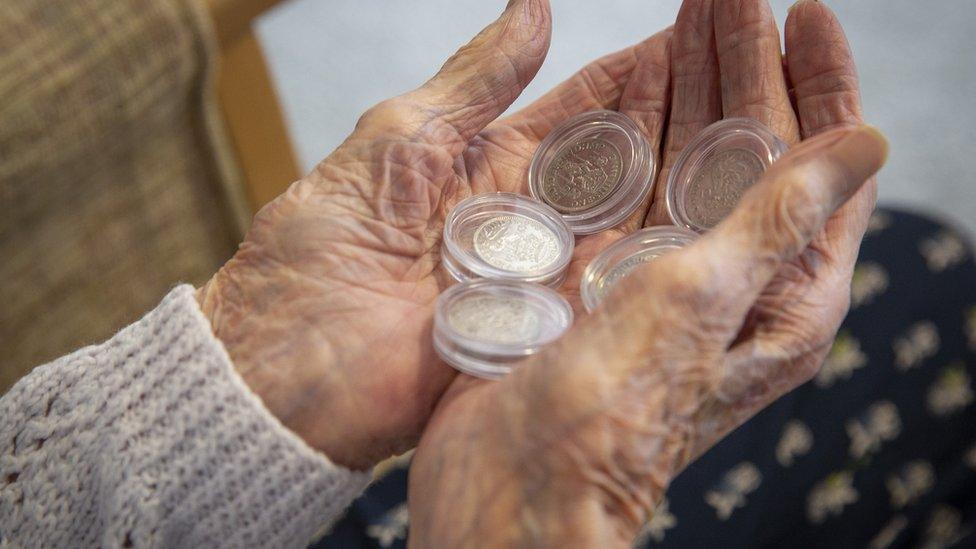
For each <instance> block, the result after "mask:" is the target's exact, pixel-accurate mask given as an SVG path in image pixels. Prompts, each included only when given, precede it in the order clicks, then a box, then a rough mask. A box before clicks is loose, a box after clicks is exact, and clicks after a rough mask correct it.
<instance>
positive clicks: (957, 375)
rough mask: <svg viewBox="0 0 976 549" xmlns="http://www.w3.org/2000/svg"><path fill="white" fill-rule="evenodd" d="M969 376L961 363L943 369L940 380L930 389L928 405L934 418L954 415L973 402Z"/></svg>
mask: <svg viewBox="0 0 976 549" xmlns="http://www.w3.org/2000/svg"><path fill="white" fill-rule="evenodd" d="M970 381H971V380H970V379H969V374H968V373H966V366H965V365H964V364H962V363H961V362H954V363H952V364H950V365H949V366H946V367H945V368H943V369H942V372H941V373H940V374H939V377H938V379H936V380H935V383H933V384H932V386H931V387H929V392H928V395H927V399H926V403H927V404H928V408H929V412H931V413H932V415H934V416H947V415H950V414H954V413H956V412H958V411H960V410H962V409H963V408H965V407H966V406H969V405H970V404H971V403H972V402H973V390H972V388H971V387H970Z"/></svg>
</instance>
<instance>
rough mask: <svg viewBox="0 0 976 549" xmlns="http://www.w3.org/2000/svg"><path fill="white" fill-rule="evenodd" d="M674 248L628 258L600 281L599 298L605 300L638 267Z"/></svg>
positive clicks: (658, 249)
mask: <svg viewBox="0 0 976 549" xmlns="http://www.w3.org/2000/svg"><path fill="white" fill-rule="evenodd" d="M671 249H672V248H656V249H653V250H647V251H644V252H638V253H637V254H635V255H632V256H630V257H628V258H627V259H625V260H623V261H621V262H620V263H617V264H616V265H614V266H613V268H612V269H610V272H609V273H607V274H606V275H605V276H604V277H603V279H602V280H601V281H600V284H599V286H597V291H596V294H597V298H598V299H603V298H604V297H606V295H607V294H609V293H610V290H612V289H613V287H614V286H616V285H617V283H618V282H620V281H621V280H623V279H624V278H625V277H626V276H627V275H629V274H630V273H631V272H633V271H634V269H636V268H637V267H639V266H641V265H643V264H644V263H647V262H649V261H652V260H654V259H657V258H658V257H660V256H661V254H663V253H665V252H667V251H669V250H671Z"/></svg>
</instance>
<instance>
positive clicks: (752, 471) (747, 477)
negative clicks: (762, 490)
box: [705, 462, 762, 520]
mask: <svg viewBox="0 0 976 549" xmlns="http://www.w3.org/2000/svg"><path fill="white" fill-rule="evenodd" d="M761 483H762V474H761V473H760V472H759V469H758V468H756V466H755V465H753V464H752V463H749V462H743V463H740V464H738V465H736V466H735V467H733V468H732V469H731V470H729V472H728V473H725V476H724V477H723V478H722V481H721V482H720V483H719V484H718V486H716V487H715V488H713V489H712V490H709V491H708V492H707V493H706V494H705V502H706V503H708V504H709V505H711V506H712V507H714V508H715V514H716V515H717V516H718V518H719V520H728V519H729V517H731V516H732V512H733V511H735V510H736V509H738V508H740V507H745V505H746V496H748V495H749V494H751V493H752V492H754V491H755V490H756V489H757V488H759V485H760V484H761Z"/></svg>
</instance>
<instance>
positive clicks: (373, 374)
mask: <svg viewBox="0 0 976 549" xmlns="http://www.w3.org/2000/svg"><path fill="white" fill-rule="evenodd" d="M550 28H551V25H550V13H549V5H548V2H547V0H513V1H512V2H510V3H509V5H508V7H507V8H506V10H505V11H504V13H503V14H502V15H501V16H500V18H499V19H498V20H497V21H496V22H494V23H493V24H492V25H490V26H488V27H487V28H486V29H485V30H484V31H482V32H481V34H479V35H478V36H477V37H475V38H474V40H472V42H471V43H470V44H468V45H467V46H465V47H464V48H462V49H461V50H460V51H459V52H458V53H457V54H456V55H455V56H453V57H452V58H451V59H449V60H448V61H447V63H446V64H445V65H444V67H443V68H442V69H441V70H440V72H439V73H438V74H437V75H436V76H434V78H432V79H431V80H430V81H428V82H427V83H426V84H424V85H423V86H421V87H420V88H418V89H417V90H414V91H412V92H409V93H407V94H405V95H403V96H400V97H397V98H394V99H390V100H387V101H384V102H382V103H380V104H379V105H377V106H375V107H373V108H372V109H370V110H369V111H367V112H366V114H364V115H363V117H362V118H361V119H360V121H359V123H358V124H357V126H356V129H355V131H354V132H353V133H352V135H350V136H349V138H348V139H346V141H345V142H344V143H343V144H342V145H341V146H340V147H339V148H338V149H336V151H335V152H333V153H332V154H331V155H329V157H328V158H326V159H325V160H323V161H322V162H321V163H320V164H319V165H318V166H317V167H316V169H315V170H314V171H313V172H312V173H310V174H309V175H307V176H306V177H305V178H303V179H302V180H300V181H298V182H296V183H295V184H293V185H292V186H291V188H289V189H288V191H287V192H286V193H284V194H283V195H282V196H280V197H278V198H277V199H275V200H274V201H273V202H272V203H270V204H269V205H267V206H266V207H265V208H263V209H262V210H261V211H260V212H259V213H258V215H257V216H256V217H255V219H254V223H253V225H252V227H251V230H250V231H249V232H248V234H247V237H246V239H245V241H244V243H243V244H242V245H241V248H240V250H239V251H238V252H237V254H235V256H234V257H233V258H232V259H231V260H230V261H229V262H228V263H227V264H226V265H224V267H223V268H221V269H220V271H219V272H218V273H217V274H216V275H214V277H213V278H212V279H211V280H210V281H209V282H208V283H207V284H206V285H205V286H204V287H203V288H201V289H200V291H199V293H198V298H199V300H200V302H201V304H202V308H203V311H204V313H205V314H206V315H207V316H208V318H209V319H210V321H211V323H212V325H213V329H214V332H215V334H216V335H217V337H218V338H220V339H221V341H222V342H223V343H224V345H225V346H226V348H227V350H228V352H229V353H230V356H231V358H232V359H233V362H234V365H235V366H236V367H237V369H238V370H239V371H240V373H241V375H242V377H243V378H244V380H245V382H246V383H247V384H248V385H249V386H250V387H251V389H252V390H253V391H254V392H255V393H257V394H258V396H260V397H261V399H262V400H263V401H264V403H265V405H266V406H267V407H268V408H269V409H270V410H271V412H272V413H274V414H275V415H276V416H277V417H278V418H279V419H280V420H281V421H282V422H283V423H284V424H285V425H286V426H287V427H289V428H290V429H292V430H293V431H295V432H296V433H297V434H299V435H300V436H301V437H302V438H303V439H305V441H307V442H308V443H309V444H310V445H312V446H313V447H315V448H318V449H320V450H322V451H324V452H325V453H326V454H327V455H328V456H329V457H330V458H331V459H332V460H333V461H335V462H337V463H339V464H341V465H345V466H348V467H351V468H354V469H368V468H370V467H371V466H372V465H374V464H375V463H377V462H378V461H379V460H381V459H383V458H385V457H387V456H389V455H391V454H395V453H400V452H403V451H405V450H407V449H409V448H411V447H413V445H414V444H415V443H416V441H417V439H418V438H419V436H420V433H421V431H422V429H423V428H424V426H425V425H426V423H427V420H428V418H429V417H430V414H431V413H432V411H433V409H434V406H435V405H436V403H437V401H438V399H439V398H440V397H441V395H442V393H443V392H444V390H445V389H446V388H447V386H448V385H449V384H450V383H451V381H452V380H453V379H454V378H455V376H456V372H455V371H454V370H453V369H452V368H450V367H449V366H447V365H446V364H444V363H443V362H442V361H441V360H440V359H439V358H438V357H437V355H436V354H435V353H434V350H433V347H432V344H431V336H430V329H431V323H432V319H433V312H434V302H435V300H436V298H437V295H438V294H439V293H440V292H441V291H442V290H443V289H444V288H445V287H447V286H448V285H450V284H452V283H453V281H451V280H449V279H448V278H447V277H446V276H445V273H444V272H443V271H442V270H441V269H440V267H439V265H440V245H441V234H442V230H443V224H444V219H445V217H446V215H447V214H448V212H450V210H451V209H452V208H453V206H454V205H455V204H456V203H457V202H458V201H460V200H462V199H464V198H466V197H468V196H471V195H472V194H479V193H486V192H493V191H509V192H521V193H525V192H526V190H527V183H526V177H525V174H526V172H527V170H528V165H529V161H530V159H531V157H532V154H533V153H534V152H535V150H536V148H537V147H538V145H539V143H540V141H541V140H542V138H544V137H545V136H546V135H547V134H548V133H549V131H550V129H551V128H552V127H553V126H554V125H556V124H559V123H560V122H562V121H563V120H564V119H566V118H567V117H569V116H572V115H575V114H577V113H580V112H584V111H589V110H594V109H619V110H621V111H622V112H624V113H626V114H628V115H629V116H630V117H631V118H633V119H634V120H635V121H636V122H637V123H638V125H640V126H641V127H642V128H643V129H644V131H645V133H646V137H647V138H648V139H649V140H650V141H651V145H652V147H653V148H654V149H655V150H656V149H657V148H658V145H659V143H660V140H661V136H662V132H663V121H664V112H665V108H666V99H667V87H668V79H667V74H668V71H667V58H668V56H667V48H668V43H669V39H670V33H669V32H663V33H661V34H657V35H655V36H653V37H651V38H649V39H647V40H646V41H644V42H642V43H640V44H638V45H636V46H633V47H630V48H627V49H625V50H623V51H620V52H618V53H615V54H611V55H609V56H607V57H605V58H603V59H600V60H598V61H596V62H595V63H593V64H591V65H588V66H586V67H584V68H583V69H582V70H581V71H580V72H579V73H578V74H576V75H575V76H573V77H572V78H571V79H569V80H568V81H567V82H565V83H564V84H562V85H560V86H558V87H557V88H555V89H554V90H552V91H551V92H549V93H548V94H546V95H545V96H544V97H542V98H541V99H539V100H538V101H536V102H535V103H533V104H532V105H530V106H529V107H528V108H526V109H524V110H522V111H520V112H518V113H515V114H514V115H512V116H510V117H507V118H505V119H502V120H495V119H496V118H497V117H498V116H500V115H501V113H502V112H504V111H505V109H507V108H508V107H509V105H510V104H511V103H512V102H513V101H514V100H515V99H516V98H517V97H518V95H519V94H520V93H521V91H522V89H523V88H524V87H525V86H526V85H527V84H528V83H529V81H530V80H531V79H532V78H533V76H534V75H535V73H536V71H537V70H538V69H539V67H540V65H541V64H542V61H543V59H544V58H545V54H546V51H547V49H548V45H549V35H550ZM645 212H646V208H641V209H640V210H639V211H637V212H635V214H634V215H633V216H632V218H631V219H630V221H629V222H628V223H626V224H625V225H624V226H622V227H621V228H620V229H618V230H615V231H614V233H616V234H617V235H618V236H619V235H620V234H622V232H623V231H632V230H634V229H636V228H638V227H639V226H640V224H641V220H642V218H643V216H644V214H645ZM585 242H586V239H583V240H582V241H581V245H580V248H581V251H580V253H579V254H577V256H576V260H575V262H574V265H575V268H577V269H581V268H582V267H581V266H582V265H585V263H586V262H587V261H588V258H589V257H591V256H592V255H593V254H594V253H596V252H597V251H598V247H597V246H593V245H586V244H585ZM604 242H606V241H604ZM573 286H574V285H571V284H567V287H566V291H567V292H568V294H569V295H570V297H571V298H572V297H573V295H572V294H574V293H575V288H574V287H573Z"/></svg>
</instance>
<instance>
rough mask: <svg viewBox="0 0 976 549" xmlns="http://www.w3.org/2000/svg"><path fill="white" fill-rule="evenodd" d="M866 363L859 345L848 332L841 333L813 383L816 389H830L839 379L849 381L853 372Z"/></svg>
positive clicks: (865, 357) (866, 359)
mask: <svg viewBox="0 0 976 549" xmlns="http://www.w3.org/2000/svg"><path fill="white" fill-rule="evenodd" d="M867 363H868V357H867V355H865V354H864V353H863V352H862V351H861V343H860V342H859V341H858V340H856V339H854V338H853V337H852V336H851V334H850V332H847V331H842V332H840V333H839V334H837V339H835V340H834V344H833V345H832V346H831V347H830V353H829V354H827V359H826V360H824V364H823V367H822V368H820V371H819V372H817V377H816V378H814V383H816V384H817V387H821V388H827V387H830V386H831V385H833V384H834V383H835V382H836V381H837V380H839V379H845V380H846V379H850V378H851V375H852V374H853V373H854V370H856V369H858V368H863V367H864V366H865V365H866V364H867Z"/></svg>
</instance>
